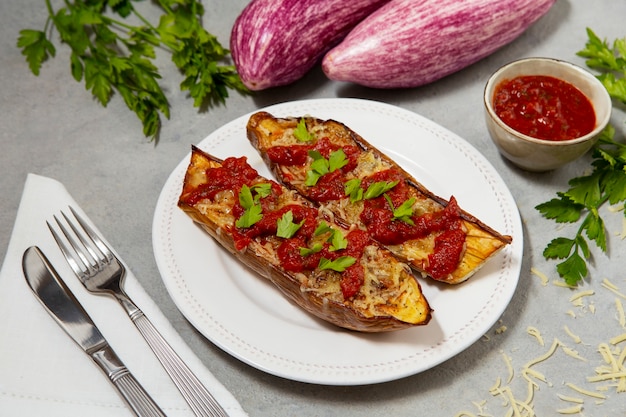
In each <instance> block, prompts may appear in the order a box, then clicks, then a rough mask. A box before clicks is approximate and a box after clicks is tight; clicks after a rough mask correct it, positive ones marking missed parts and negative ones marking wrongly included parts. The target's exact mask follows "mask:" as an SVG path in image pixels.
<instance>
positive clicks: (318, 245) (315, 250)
mask: <svg viewBox="0 0 626 417" xmlns="http://www.w3.org/2000/svg"><path fill="white" fill-rule="evenodd" d="M321 250H322V244H321V243H315V244H314V245H313V246H312V247H310V248H300V256H310V255H313V254H314V253H318V252H320V251H321Z"/></svg>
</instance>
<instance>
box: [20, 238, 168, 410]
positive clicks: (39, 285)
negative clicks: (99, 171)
mask: <svg viewBox="0 0 626 417" xmlns="http://www.w3.org/2000/svg"><path fill="white" fill-rule="evenodd" d="M22 268H23V270H24V276H25V277H26V281H27V282H28V285H29V286H30V288H31V289H32V290H33V292H34V293H35V296H37V298H38V299H39V301H40V302H41V304H42V305H43V306H44V307H45V309H46V310H47V311H48V313H50V315H51V316H52V318H53V319H54V320H55V321H56V322H57V323H58V324H59V326H61V327H62V328H63V330H65V332H66V333H67V334H68V335H70V337H71V338H72V339H74V341H75V342H76V343H77V344H78V345H79V346H80V347H81V348H82V349H83V350H84V351H85V353H87V355H89V356H90V357H91V359H93V360H94V362H95V363H96V364H97V365H98V366H99V367H100V368H101V369H102V370H103V371H104V373H105V374H106V376H107V377H108V378H109V380H110V381H111V382H112V383H113V385H114V386H115V387H116V388H117V389H118V391H119V392H120V394H121V395H122V397H123V398H124V400H125V401H126V403H127V404H128V406H129V407H130V408H131V410H132V411H133V412H134V413H135V415H137V416H139V417H152V416H155V417H156V416H163V417H164V416H165V414H164V413H163V411H161V409H160V408H159V406H158V405H157V404H156V403H155V402H154V400H153V399H152V398H151V397H150V396H149V395H148V393H147V392H146V391H145V390H144V389H143V388H142V387H141V385H139V382H138V381H137V380H136V379H135V377H134V376H133V375H132V374H131V373H130V371H129V370H128V368H126V366H125V365H124V364H123V363H122V361H121V360H120V359H119V357H118V356H117V354H116V353H115V352H114V351H113V349H112V348H111V347H110V346H109V344H108V342H107V341H106V340H105V339H104V336H102V333H100V331H99V330H98V328H97V327H96V325H95V324H94V323H93V321H92V320H91V317H89V315H88V314H87V312H86V311H85V309H84V308H83V307H82V306H81V304H80V303H79V301H78V300H77V299H76V297H75V296H74V294H72V292H71V291H70V289H69V288H67V286H66V285H65V283H64V282H63V280H62V279H61V277H59V274H58V273H57V272H56V271H55V269H54V267H53V266H52V264H50V261H48V259H47V258H46V256H45V255H44V253H43V252H42V251H41V250H40V249H39V248H38V247H36V246H31V247H29V248H28V249H26V251H25V252H24V255H23V257H22Z"/></svg>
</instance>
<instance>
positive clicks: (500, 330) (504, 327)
mask: <svg viewBox="0 0 626 417" xmlns="http://www.w3.org/2000/svg"><path fill="white" fill-rule="evenodd" d="M506 329H507V327H506V326H500V327H498V328H497V329H496V334H501V333H504V332H506Z"/></svg>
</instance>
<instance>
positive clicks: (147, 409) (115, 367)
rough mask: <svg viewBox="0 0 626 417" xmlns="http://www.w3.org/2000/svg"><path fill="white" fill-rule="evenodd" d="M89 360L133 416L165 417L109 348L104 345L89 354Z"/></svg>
mask: <svg viewBox="0 0 626 417" xmlns="http://www.w3.org/2000/svg"><path fill="white" fill-rule="evenodd" d="M91 358H92V359H93V360H94V361H95V362H96V363H97V364H98V366H100V368H101V369H102V370H103V371H104V373H105V374H106V375H107V376H108V377H109V379H110V380H111V382H112V383H113V385H115V387H116V388H117V389H118V391H119V392H120V394H122V397H123V398H124V400H125V401H126V403H127V404H128V406H129V407H130V408H131V410H132V411H133V412H134V413H135V415H137V416H138V417H165V414H164V413H163V411H161V409H160V408H159V406H158V405H157V404H156V403H155V402H154V400H153V399H152V398H151V397H150V395H149V394H148V393H147V392H146V391H145V390H144V389H143V388H142V386H141V385H140V384H139V382H137V380H136V379H135V377H134V376H133V375H132V374H131V373H130V371H129V370H128V368H126V366H125V365H124V364H123V363H122V361H121V360H120V359H119V357H118V356H117V355H116V354H115V352H114V351H113V349H112V348H111V347H110V346H108V345H106V346H104V347H103V348H102V349H99V350H97V351H95V352H93V353H91Z"/></svg>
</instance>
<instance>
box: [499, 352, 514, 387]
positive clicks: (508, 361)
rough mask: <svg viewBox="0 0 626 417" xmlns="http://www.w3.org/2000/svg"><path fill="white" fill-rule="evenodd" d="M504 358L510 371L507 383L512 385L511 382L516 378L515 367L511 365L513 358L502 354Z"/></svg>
mask: <svg viewBox="0 0 626 417" xmlns="http://www.w3.org/2000/svg"><path fill="white" fill-rule="evenodd" d="M502 358H503V359H504V363H505V364H506V368H507V370H508V371H509V377H508V378H507V381H506V383H507V384H510V383H511V381H512V380H513V376H514V371H513V365H512V364H511V357H510V356H508V355H507V354H506V353H505V352H502Z"/></svg>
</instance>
